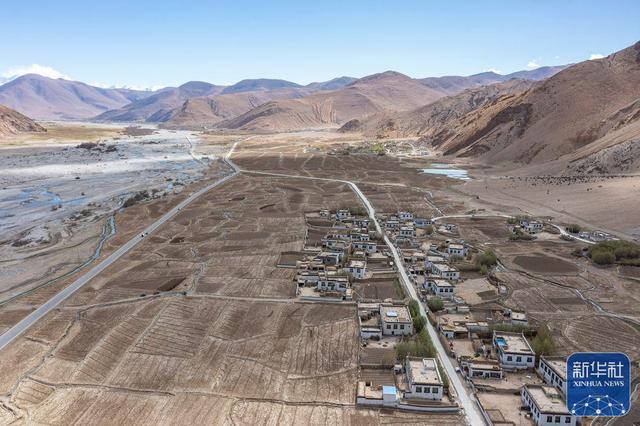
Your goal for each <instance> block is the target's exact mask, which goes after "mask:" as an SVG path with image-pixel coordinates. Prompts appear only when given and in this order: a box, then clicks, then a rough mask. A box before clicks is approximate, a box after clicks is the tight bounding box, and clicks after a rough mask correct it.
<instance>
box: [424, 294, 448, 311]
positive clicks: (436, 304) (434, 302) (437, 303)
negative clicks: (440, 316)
mask: <svg viewBox="0 0 640 426" xmlns="http://www.w3.org/2000/svg"><path fill="white" fill-rule="evenodd" d="M427 307H429V310H430V311H431V312H438V311H441V310H443V309H444V302H443V301H442V299H441V298H439V297H432V298H431V299H429V301H427Z"/></svg>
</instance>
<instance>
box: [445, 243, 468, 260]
mask: <svg viewBox="0 0 640 426" xmlns="http://www.w3.org/2000/svg"><path fill="white" fill-rule="evenodd" d="M447 253H448V254H449V255H450V256H460V257H464V256H466V255H467V248H466V247H465V246H464V244H449V247H447Z"/></svg>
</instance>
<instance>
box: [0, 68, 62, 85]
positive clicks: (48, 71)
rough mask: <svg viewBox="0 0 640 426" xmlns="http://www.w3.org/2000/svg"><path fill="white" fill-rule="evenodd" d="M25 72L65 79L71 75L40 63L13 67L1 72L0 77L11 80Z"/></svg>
mask: <svg viewBox="0 0 640 426" xmlns="http://www.w3.org/2000/svg"><path fill="white" fill-rule="evenodd" d="M25 74H39V75H42V76H44V77H49V78H64V79H65V80H70V77H69V76H67V75H65V74H63V73H61V72H60V71H58V70H56V69H53V68H51V67H47V66H44V65H39V64H31V65H22V66H16V67H11V68H8V69H7V70H5V71H4V72H3V73H2V74H0V77H2V78H3V79H5V80H6V81H9V80H13V79H14V78H17V77H20V76H21V75H25Z"/></svg>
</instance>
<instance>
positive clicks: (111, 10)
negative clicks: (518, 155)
mask: <svg viewBox="0 0 640 426" xmlns="http://www.w3.org/2000/svg"><path fill="white" fill-rule="evenodd" d="M0 10H1V11H2V13H0V29H1V30H0V31H1V32H2V35H3V36H2V42H0V52H2V53H1V54H0V78H2V76H4V77H5V78H6V77H7V76H10V75H12V74H18V73H20V72H24V71H25V70H31V69H33V64H38V65H40V66H42V67H46V68H43V70H41V72H42V73H53V71H52V70H55V71H56V72H58V73H60V74H61V75H64V76H67V77H70V78H72V79H75V80H81V81H85V82H88V83H99V84H103V85H131V86H144V87H151V86H163V85H178V84H181V83H183V82H186V81H189V80H204V81H209V82H211V83H218V84H228V83H233V82H236V81H238V80H241V79H244V78H257V77H269V78H283V79H287V80H292V81H295V82H298V83H309V82H311V81H322V80H327V79H330V78H332V77H337V76H341V75H350V76H354V77H361V76H364V75H369V74H373V73H376V72H381V71H385V70H388V69H393V70H396V71H400V72H402V73H405V74H408V75H410V76H412V77H428V76H440V75H469V74H474V73H478V72H482V71H485V70H489V69H493V70H498V71H500V72H502V73H509V72H513V71H517V70H521V69H526V68H527V66H528V65H529V67H530V68H531V67H533V66H535V65H555V64H564V63H571V62H577V61H581V60H585V59H588V58H589V57H590V56H591V55H593V54H603V55H607V54H609V53H611V52H614V51H616V50H619V49H622V48H624V47H627V46H629V45H631V44H633V43H634V42H636V41H638V40H640V2H639V1H637V0H634V1H627V0H617V1H615V2H604V1H568V0H566V1H562V0H560V1H517V2H507V1H500V2H499V1H468V2H453V1H442V2H435V1H400V0H399V1H376V0H368V1H346V0H344V1H322V0H316V1H308V2H307V1H303V0H298V1H276V0H271V1H268V0H263V1H189V0H182V1H164V2H162V1H146V0H137V1H131V0H130V1H121V0H110V1H108V2H107V1H103V2H98V1H93V2H90V1H79V0H76V1H72V0H68V1H65V0H58V1H50V0H49V1H39V0H37V1H28V0H25V1H11V2H3V5H2V6H1V9H0ZM48 68H51V69H52V70H49V69H48Z"/></svg>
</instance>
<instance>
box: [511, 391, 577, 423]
mask: <svg viewBox="0 0 640 426" xmlns="http://www.w3.org/2000/svg"><path fill="white" fill-rule="evenodd" d="M520 397H521V398H522V404H523V405H524V406H525V407H527V408H529V410H530V411H531V418H532V420H533V422H534V423H535V424H536V425H537V426H552V425H567V426H575V425H576V422H577V418H576V416H572V415H571V413H569V410H567V407H566V405H565V402H564V400H563V399H562V396H561V395H560V392H558V390H557V389H556V388H554V387H552V386H540V385H525V386H523V387H522V389H521V390H520Z"/></svg>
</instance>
